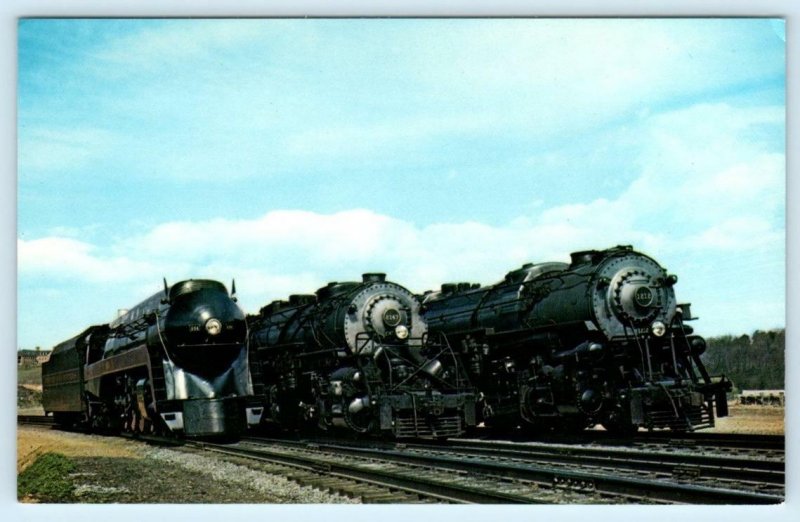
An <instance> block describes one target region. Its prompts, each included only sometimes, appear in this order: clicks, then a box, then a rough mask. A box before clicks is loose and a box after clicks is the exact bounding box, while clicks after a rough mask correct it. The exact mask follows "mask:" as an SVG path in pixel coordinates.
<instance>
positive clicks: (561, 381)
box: [423, 246, 731, 433]
mask: <svg viewBox="0 0 800 522" xmlns="http://www.w3.org/2000/svg"><path fill="white" fill-rule="evenodd" d="M571 257H572V259H571V263H569V264H567V263H541V264H526V265H524V266H523V267H522V268H520V269H517V270H514V271H512V272H509V273H508V274H506V276H505V279H504V280H503V281H501V282H499V283H497V284H495V285H492V286H488V287H484V288H480V285H474V284H469V283H460V284H446V285H442V288H441V291H438V292H427V293H426V294H425V296H424V300H423V315H424V317H425V320H426V321H427V322H428V326H429V328H430V332H431V334H434V333H438V334H441V335H443V336H444V337H445V338H446V339H447V341H448V342H449V344H450V345H451V346H452V347H453V349H454V350H455V351H456V352H458V353H459V355H460V356H461V357H462V358H463V361H464V364H465V366H466V367H467V368H468V373H469V376H470V379H472V381H473V383H474V384H475V385H476V388H477V389H478V390H479V391H480V392H481V395H482V397H481V404H480V406H479V410H480V411H479V412H478V418H479V421H483V422H484V423H485V424H486V425H490V426H502V427H506V428H510V427H516V426H522V427H523V428H529V429H533V430H536V429H574V430H580V429H583V428H585V427H589V426H592V425H595V424H602V425H603V426H604V427H605V428H606V429H608V430H609V431H614V432H617V433H630V432H632V431H634V430H636V429H637V428H638V427H645V428H648V429H654V428H671V429H673V430H676V431H685V430H696V429H699V428H704V427H710V426H713V425H714V403H716V408H717V416H720V417H723V416H726V415H727V402H726V396H725V392H726V391H729V390H730V388H731V384H730V382H729V381H727V380H726V379H725V377H724V376H723V377H721V378H714V379H712V378H711V377H710V376H709V375H708V373H707V371H706V369H705V367H704V366H703V363H702V361H701V360H700V354H702V353H703V351H704V350H705V340H704V339H703V338H702V337H700V336H697V335H693V333H692V332H693V331H692V328H691V327H690V326H688V325H687V324H686V322H687V321H689V320H691V319H692V317H691V312H690V308H689V305H688V304H685V305H684V304H682V305H678V304H677V303H676V300H675V292H674V290H673V285H674V284H675V283H676V282H677V277H676V276H674V275H670V274H668V273H667V271H666V270H665V269H664V268H662V267H661V266H660V265H659V264H658V263H657V262H656V261H655V260H653V259H651V258H650V257H648V256H646V255H644V254H641V253H638V252H635V251H634V250H633V249H632V248H631V247H630V246H618V247H615V248H611V249H608V250H603V251H596V250H590V251H583V252H575V253H573V254H572V255H571Z"/></svg>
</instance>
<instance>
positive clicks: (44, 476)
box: [17, 452, 75, 503]
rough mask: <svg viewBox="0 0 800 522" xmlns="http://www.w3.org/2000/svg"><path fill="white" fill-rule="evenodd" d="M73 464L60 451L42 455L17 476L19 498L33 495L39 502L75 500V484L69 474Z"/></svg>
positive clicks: (72, 469)
mask: <svg viewBox="0 0 800 522" xmlns="http://www.w3.org/2000/svg"><path fill="white" fill-rule="evenodd" d="M73 471H75V464H73V463H72V462H71V461H70V460H69V459H68V458H67V457H65V456H64V455H62V454H60V453H49V452H48V453H45V454H43V455H40V456H39V458H37V459H36V460H35V461H34V462H33V464H31V465H30V466H28V467H27V468H25V470H24V471H23V472H22V473H20V474H19V476H18V477H17V498H20V499H22V498H25V497H33V498H34V499H36V500H38V501H39V502H52V503H55V502H74V500H75V496H74V491H75V486H74V485H73V483H72V480H71V479H70V476H69V474H70V473H72V472H73Z"/></svg>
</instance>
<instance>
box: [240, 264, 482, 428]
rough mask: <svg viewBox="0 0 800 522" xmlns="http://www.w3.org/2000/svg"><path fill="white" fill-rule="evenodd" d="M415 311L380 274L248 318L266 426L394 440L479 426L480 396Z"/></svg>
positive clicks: (414, 303) (410, 299) (410, 298)
mask: <svg viewBox="0 0 800 522" xmlns="http://www.w3.org/2000/svg"><path fill="white" fill-rule="evenodd" d="M419 306H420V303H419V301H418V299H417V298H416V297H415V296H414V295H412V294H411V292H409V291H408V290H406V289H405V288H403V287H402V286H400V285H397V284H395V283H391V282H388V281H386V280H385V275H384V274H364V276H363V280H362V281H361V282H347V283H329V284H328V285H327V286H325V287H323V288H321V289H319V290H318V291H317V292H316V295H292V296H290V298H289V301H274V302H272V303H271V304H269V305H267V306H265V307H264V308H262V309H261V311H260V313H259V315H257V316H248V323H249V327H250V345H251V353H252V357H253V359H254V360H253V362H252V365H251V366H252V368H253V376H254V377H253V381H254V388H255V391H256V393H257V394H258V395H260V396H261V397H263V400H264V404H265V411H264V418H265V424H273V425H274V424H277V425H278V426H280V427H281V428H283V429H289V430H304V429H319V428H321V429H323V430H328V429H336V428H342V429H344V430H346V431H347V432H349V433H351V434H353V433H354V434H371V435H375V434H381V435H388V436H392V437H397V438H402V437H422V438H444V437H451V436H457V435H459V434H461V433H463V431H464V430H465V429H466V428H467V427H469V426H474V425H475V394H474V392H473V390H472V389H471V388H470V387H469V386H468V384H467V381H466V379H465V377H466V376H465V374H464V372H463V369H462V368H461V366H460V364H459V361H458V359H457V358H456V357H455V355H454V353H452V351H450V350H448V349H447V347H446V346H441V345H438V344H435V343H431V342H428V339H427V325H426V324H425V320H424V319H423V318H422V317H421V316H420V314H419Z"/></svg>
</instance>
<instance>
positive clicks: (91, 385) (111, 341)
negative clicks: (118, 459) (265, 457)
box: [42, 280, 260, 437]
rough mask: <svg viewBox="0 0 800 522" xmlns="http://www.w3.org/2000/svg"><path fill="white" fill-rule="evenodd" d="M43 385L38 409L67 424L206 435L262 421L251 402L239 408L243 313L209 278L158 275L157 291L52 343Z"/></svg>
mask: <svg viewBox="0 0 800 522" xmlns="http://www.w3.org/2000/svg"><path fill="white" fill-rule="evenodd" d="M232 292H234V293H235V290H234V289H232ZM42 384H43V396H42V404H43V406H44V410H45V412H46V413H53V416H54V418H55V420H56V422H57V423H59V424H61V425H66V426H74V425H81V426H85V427H87V428H89V429H92V430H97V431H104V432H118V431H120V430H124V431H128V432H132V433H156V434H159V433H174V434H178V435H181V436H187V437H205V436H235V435H238V434H240V433H241V432H242V431H243V430H244V429H245V427H246V422H247V418H248V417H251V420H252V422H254V423H256V422H258V421H259V420H260V418H259V416H258V408H257V407H252V405H251V408H250V409H249V410H247V411H246V408H247V407H248V403H247V400H248V398H249V397H251V396H252V392H253V390H252V383H251V381H250V375H249V361H248V356H247V327H246V324H245V316H244V313H243V312H242V311H241V309H240V308H239V306H238V305H237V304H236V302H235V298H234V297H232V296H231V295H229V294H228V291H227V289H226V288H225V286H224V285H222V284H221V283H219V282H216V281H210V280H188V281H183V282H180V283H177V284H175V285H172V286H171V287H168V286H167V283H166V281H164V291H163V293H162V292H159V293H156V294H155V295H153V296H151V297H150V298H148V299H146V300H145V301H142V302H141V303H139V304H138V305H136V306H135V307H133V308H132V309H130V310H129V311H127V312H125V311H123V313H121V315H120V316H119V317H118V318H117V319H116V320H114V321H113V322H111V323H109V324H102V325H95V326H90V327H89V328H87V329H86V330H84V331H83V332H81V333H80V334H79V335H77V336H75V337H73V338H71V339H69V340H67V341H64V342H62V343H60V344H59V345H57V346H56V347H55V348H54V349H53V352H52V354H51V356H50V360H49V361H48V362H46V363H44V364H43V365H42Z"/></svg>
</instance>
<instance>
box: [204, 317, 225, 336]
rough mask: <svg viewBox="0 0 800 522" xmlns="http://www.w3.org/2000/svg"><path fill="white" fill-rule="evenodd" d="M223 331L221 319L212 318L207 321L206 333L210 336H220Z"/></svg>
mask: <svg viewBox="0 0 800 522" xmlns="http://www.w3.org/2000/svg"><path fill="white" fill-rule="evenodd" d="M221 331H222V323H221V322H220V320H219V319H216V318H213V317H212V318H211V319H209V320H208V321H206V332H208V335H218V334H219V333H220V332H221Z"/></svg>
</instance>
